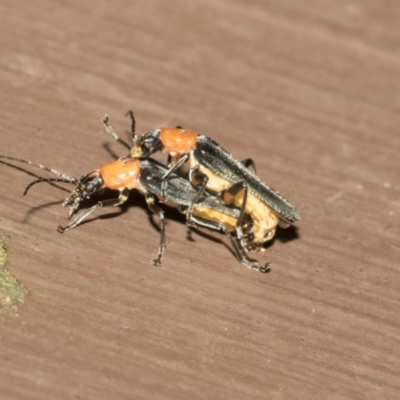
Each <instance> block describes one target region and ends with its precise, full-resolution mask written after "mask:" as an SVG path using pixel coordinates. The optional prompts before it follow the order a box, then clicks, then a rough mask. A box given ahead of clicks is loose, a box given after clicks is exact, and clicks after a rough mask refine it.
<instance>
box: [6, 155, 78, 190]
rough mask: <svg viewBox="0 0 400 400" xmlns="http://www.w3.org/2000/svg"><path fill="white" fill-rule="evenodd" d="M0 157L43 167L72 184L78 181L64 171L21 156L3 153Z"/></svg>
mask: <svg viewBox="0 0 400 400" xmlns="http://www.w3.org/2000/svg"><path fill="white" fill-rule="evenodd" d="M0 158H3V159H5V160H10V161H17V162H20V163H23V164H27V165H30V166H32V167H36V168H39V169H43V170H45V171H47V172H50V173H51V174H54V175H57V176H59V177H60V178H61V179H62V180H64V181H65V182H71V183H74V184H77V183H78V182H79V181H78V179H76V178H74V177H73V176H71V175H68V174H64V173H62V172H59V171H57V170H55V169H53V168H48V167H45V166H44V165H42V164H36V163H34V162H32V161H28V160H23V159H22V158H15V157H8V156H3V155H0Z"/></svg>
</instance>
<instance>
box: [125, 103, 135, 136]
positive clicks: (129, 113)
mask: <svg viewBox="0 0 400 400" xmlns="http://www.w3.org/2000/svg"><path fill="white" fill-rule="evenodd" d="M128 115H129V117H130V118H131V135H132V141H133V143H135V142H136V139H137V135H136V133H135V132H136V120H135V116H134V115H133V111H132V110H129V111H128V112H127V113H126V114H125V116H128Z"/></svg>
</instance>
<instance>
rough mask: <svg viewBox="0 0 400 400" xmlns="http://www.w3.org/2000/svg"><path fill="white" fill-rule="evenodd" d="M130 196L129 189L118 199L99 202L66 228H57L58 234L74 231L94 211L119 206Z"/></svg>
mask: <svg viewBox="0 0 400 400" xmlns="http://www.w3.org/2000/svg"><path fill="white" fill-rule="evenodd" d="M128 195H129V191H128V190H127V189H124V190H123V191H122V192H121V193H120V195H119V197H118V199H110V200H104V201H99V202H98V203H97V204H95V205H94V206H92V207H90V208H89V209H88V210H86V211H84V212H83V213H81V214H79V215H78V216H77V217H76V218H75V219H74V220H73V221H72V222H70V223H69V224H68V225H66V226H61V225H60V226H59V227H58V228H57V230H58V232H60V233H64V232H66V231H69V230H70V229H73V228H75V227H77V226H78V225H79V224H80V223H81V222H82V221H83V220H84V219H86V218H87V217H88V216H89V215H90V214H91V213H92V212H93V211H95V210H96V209H97V208H100V207H109V206H119V205H121V204H123V203H125V201H126V200H127V198H128Z"/></svg>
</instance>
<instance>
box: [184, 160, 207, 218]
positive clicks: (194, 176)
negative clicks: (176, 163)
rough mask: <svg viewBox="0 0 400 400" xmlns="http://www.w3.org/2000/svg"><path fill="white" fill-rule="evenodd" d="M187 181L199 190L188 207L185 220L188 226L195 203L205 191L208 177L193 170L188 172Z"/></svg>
mask: <svg viewBox="0 0 400 400" xmlns="http://www.w3.org/2000/svg"><path fill="white" fill-rule="evenodd" d="M189 181H190V182H191V183H192V185H193V186H194V187H196V188H199V190H198V192H197V193H196V195H195V196H194V197H193V199H192V201H191V203H190V206H189V210H188V213H187V218H186V221H187V223H188V224H189V222H190V221H192V220H193V210H194V208H195V206H196V203H197V202H198V201H199V200H200V198H201V196H202V195H203V194H204V191H205V190H206V187H207V183H208V176H207V175H205V174H203V173H202V172H200V171H199V170H198V169H197V168H195V169H192V170H190V171H189Z"/></svg>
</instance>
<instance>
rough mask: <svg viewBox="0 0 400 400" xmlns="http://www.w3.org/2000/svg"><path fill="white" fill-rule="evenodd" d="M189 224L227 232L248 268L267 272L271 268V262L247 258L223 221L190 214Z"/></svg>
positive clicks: (237, 256)
mask: <svg viewBox="0 0 400 400" xmlns="http://www.w3.org/2000/svg"><path fill="white" fill-rule="evenodd" d="M188 217H189V214H188ZM188 225H189V226H191V227H196V226H201V227H206V228H209V229H214V230H217V231H221V232H223V233H225V235H226V236H228V238H229V240H230V242H231V244H232V247H233V249H234V252H235V256H236V258H237V259H238V260H239V261H240V262H241V263H242V264H243V265H245V266H246V267H247V268H250V269H254V270H256V271H260V272H267V271H268V269H269V263H266V264H265V265H262V264H259V263H258V262H257V261H251V260H250V259H249V258H247V257H246V256H245V255H244V254H243V253H242V252H241V251H240V249H239V247H238V245H237V244H236V242H235V240H234V239H233V237H232V235H231V234H230V232H229V231H228V230H227V229H226V227H225V226H224V224H223V223H220V222H215V221H209V220H206V219H204V218H199V217H194V216H193V215H191V216H190V219H189V220H188Z"/></svg>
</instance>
